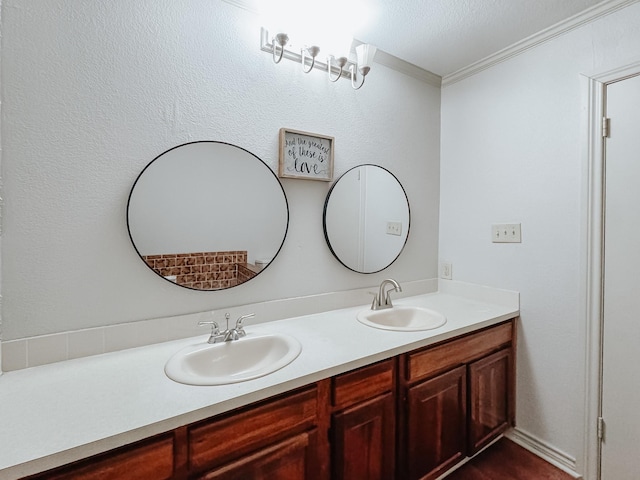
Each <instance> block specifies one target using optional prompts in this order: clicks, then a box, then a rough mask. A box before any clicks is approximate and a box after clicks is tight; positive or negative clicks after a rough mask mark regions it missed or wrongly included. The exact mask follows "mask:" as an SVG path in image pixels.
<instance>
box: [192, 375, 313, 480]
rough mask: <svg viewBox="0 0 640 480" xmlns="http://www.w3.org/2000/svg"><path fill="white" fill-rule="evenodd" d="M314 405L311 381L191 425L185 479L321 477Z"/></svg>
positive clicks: (297, 478) (299, 479) (300, 479)
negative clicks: (305, 384) (298, 388)
mask: <svg viewBox="0 0 640 480" xmlns="http://www.w3.org/2000/svg"><path fill="white" fill-rule="evenodd" d="M318 407H319V402H318V389H317V387H315V386H314V387H312V388H307V389H304V390H302V391H299V392H297V393H293V394H285V395H283V396H280V397H277V398H276V399H272V400H268V401H266V402H262V403H260V404H258V405H253V406H250V407H245V408H243V409H241V410H239V411H236V412H231V413H228V414H225V415H222V416H220V417H215V418H214V419H212V420H205V421H203V422H200V423H197V424H195V425H192V426H190V427H189V428H188V470H189V472H190V478H198V479H225V480H227V479H229V480H230V479H247V478H252V479H262V478H265V479H267V478H268V479H273V480H304V479H318V480H320V479H322V478H324V477H323V469H322V468H321V466H322V459H321V454H322V452H321V451H320V449H319V444H318V432H317V426H318Z"/></svg>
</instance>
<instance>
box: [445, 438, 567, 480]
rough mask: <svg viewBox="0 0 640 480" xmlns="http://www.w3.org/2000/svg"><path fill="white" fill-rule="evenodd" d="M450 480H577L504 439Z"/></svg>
mask: <svg viewBox="0 0 640 480" xmlns="http://www.w3.org/2000/svg"><path fill="white" fill-rule="evenodd" d="M447 480H573V477H572V476H571V475H569V474H568V473H565V472H563V471H562V470H560V469H558V468H556V467H554V466H553V465H551V464H550V463H547V462H545V461H544V460H542V459H541V458H540V457H538V456H536V455H534V454H533V453H531V452H529V451H528V450H526V449H524V448H522V447H521V446H519V445H517V444H515V443H513V442H512V441H511V440H507V439H506V438H503V439H501V440H499V441H498V442H496V443H495V444H494V445H492V446H491V447H489V448H488V449H487V450H485V451H484V452H482V453H480V454H479V455H478V456H476V457H475V458H474V459H473V460H471V461H469V462H468V463H466V464H465V465H463V466H462V467H460V468H459V469H458V470H456V471H455V472H453V473H452V474H451V475H449V476H448V477H447Z"/></svg>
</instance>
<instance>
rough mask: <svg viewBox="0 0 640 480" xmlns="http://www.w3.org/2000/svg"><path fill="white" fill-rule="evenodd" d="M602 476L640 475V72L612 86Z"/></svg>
mask: <svg viewBox="0 0 640 480" xmlns="http://www.w3.org/2000/svg"><path fill="white" fill-rule="evenodd" d="M606 116H607V117H609V118H610V119H611V120H610V134H609V138H607V139H606V141H605V162H606V163H605V188H606V189H605V238H604V262H605V263H604V329H603V365H602V375H603V378H602V388H603V390H602V417H603V419H604V440H603V442H602V457H601V461H602V467H601V478H602V480H638V479H640V464H639V457H640V76H636V77H632V78H629V79H626V80H622V81H620V82H616V83H613V84H610V85H608V86H607V93H606Z"/></svg>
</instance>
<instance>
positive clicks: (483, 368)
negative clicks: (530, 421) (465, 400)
mask: <svg viewBox="0 0 640 480" xmlns="http://www.w3.org/2000/svg"><path fill="white" fill-rule="evenodd" d="M511 365H512V351H511V348H505V349H502V350H500V351H498V352H496V353H494V354H492V355H489V356H487V357H484V358H482V359H481V360H478V361H476V362H473V363H471V364H470V365H469V439H468V440H469V442H468V445H469V450H468V451H469V454H474V453H476V452H477V451H478V450H481V449H482V448H483V447H484V446H485V445H487V444H488V443H490V442H491V440H493V439H494V438H495V437H496V436H497V435H499V434H500V433H502V432H504V431H505V430H506V429H507V428H508V427H509V425H510V424H511V422H512V418H513V416H514V415H513V395H512V394H511V384H512V383H513V381H512V380H511V378H512V373H511Z"/></svg>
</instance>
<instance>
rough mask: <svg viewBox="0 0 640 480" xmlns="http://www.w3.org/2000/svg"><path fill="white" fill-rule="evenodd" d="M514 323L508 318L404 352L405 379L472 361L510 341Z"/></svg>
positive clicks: (409, 379) (426, 374)
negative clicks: (439, 343)
mask: <svg viewBox="0 0 640 480" xmlns="http://www.w3.org/2000/svg"><path fill="white" fill-rule="evenodd" d="M512 335H513V323H512V321H508V322H505V323H501V324H500V325H497V326H495V327H490V328H487V329H485V330H482V331H481V332H478V333H472V334H470V335H466V336H464V337H462V338H459V339H456V340H451V341H450V342H446V343H443V344H441V345H438V346H436V347H427V348H425V349H423V350H420V351H418V352H415V353H410V354H409V355H407V357H406V358H407V365H406V372H405V375H406V380H407V382H414V381H417V380H420V379H422V378H426V377H429V376H431V375H434V374H436V373H438V372H442V371H445V370H448V369H450V368H453V367H455V366H456V365H461V364H463V363H468V362H471V361H473V360H475V359H477V358H479V357H481V356H483V355H485V354H487V353H489V352H491V351H493V350H496V349H498V348H500V347H501V346H503V345H506V344H508V343H510V342H511V339H512Z"/></svg>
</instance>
